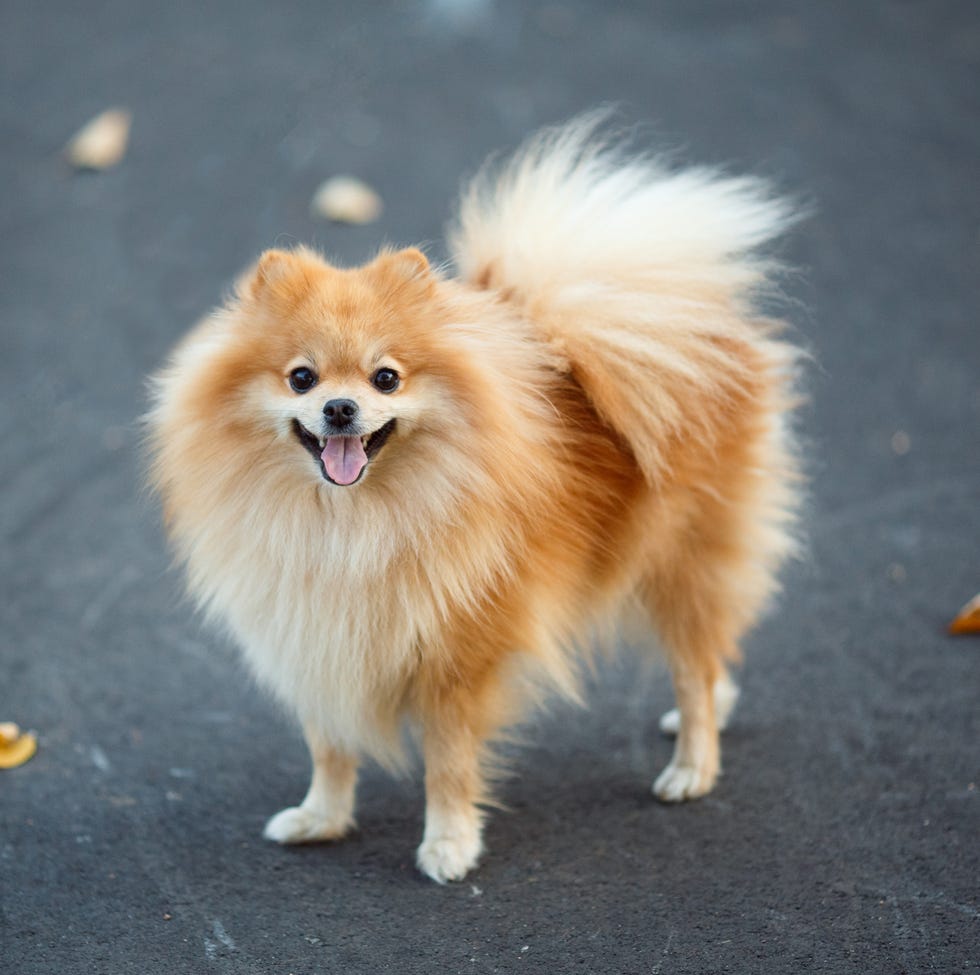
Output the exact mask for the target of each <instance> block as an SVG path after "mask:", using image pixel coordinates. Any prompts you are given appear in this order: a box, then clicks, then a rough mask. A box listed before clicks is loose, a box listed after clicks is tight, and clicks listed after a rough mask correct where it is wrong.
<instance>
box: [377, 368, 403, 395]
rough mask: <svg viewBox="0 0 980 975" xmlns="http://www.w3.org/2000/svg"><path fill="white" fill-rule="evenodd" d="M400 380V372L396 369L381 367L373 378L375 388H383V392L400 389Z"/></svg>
mask: <svg viewBox="0 0 980 975" xmlns="http://www.w3.org/2000/svg"><path fill="white" fill-rule="evenodd" d="M400 381H401V380H400V379H399V377H398V373H397V372H395V370H394V369H379V370H378V371H377V372H376V373H375V374H374V378H373V379H372V380H371V382H372V383H374V387H375V389H379V390H381V392H382V393H393V392H394V391H395V390H396V389H398V383H399V382H400Z"/></svg>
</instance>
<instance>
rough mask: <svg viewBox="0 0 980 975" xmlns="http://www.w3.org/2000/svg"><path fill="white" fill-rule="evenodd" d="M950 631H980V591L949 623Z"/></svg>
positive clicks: (958, 632)
mask: <svg viewBox="0 0 980 975" xmlns="http://www.w3.org/2000/svg"><path fill="white" fill-rule="evenodd" d="M949 632H950V633H957V634H960V633H980V593H977V595H976V596H974V597H973V599H971V600H970V601H969V602H968V603H967V604H966V605H965V606H964V607H963V608H962V609H961V610H960V611H959V612H958V613H957V614H956V619H954V620H953V622H952V623H950V624H949Z"/></svg>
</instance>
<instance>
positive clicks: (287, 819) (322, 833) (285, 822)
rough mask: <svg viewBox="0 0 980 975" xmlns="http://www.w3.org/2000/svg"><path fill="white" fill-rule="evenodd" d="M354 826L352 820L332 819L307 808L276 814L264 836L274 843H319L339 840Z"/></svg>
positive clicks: (295, 808) (294, 808)
mask: <svg viewBox="0 0 980 975" xmlns="http://www.w3.org/2000/svg"><path fill="white" fill-rule="evenodd" d="M353 825H354V821H353V820H352V819H340V820H338V819H332V818H330V817H329V816H324V815H323V814H322V813H318V812H316V811H315V810H313V809H309V808H307V807H305V806H293V807H291V808H290V809H283V810H282V812H278V813H276V815H275V816H273V817H272V819H270V820H269V821H268V822H267V823H266V824H265V829H264V830H263V831H262V835H263V836H264V837H265V838H266V839H267V840H272V841H273V842H274V843H319V842H323V841H324V840H339V839H340V838H341V837H342V836H343V835H344V834H345V833H347V832H348V830H350V828H351V827H352V826H353Z"/></svg>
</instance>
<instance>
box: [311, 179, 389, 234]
mask: <svg viewBox="0 0 980 975" xmlns="http://www.w3.org/2000/svg"><path fill="white" fill-rule="evenodd" d="M310 209H311V210H312V211H313V212H314V213H315V214H317V215H318V216H321V217H326V218H327V219H328V220H335V221H337V222H339V223H356V224H361V223H372V222H373V221H375V220H377V219H378V217H380V216H381V211H382V210H383V209H384V204H383V203H382V201H381V197H380V196H379V195H378V194H377V193H376V192H375V191H374V190H373V189H372V188H371V187H370V186H368V185H367V183H364V182H362V181H361V180H359V179H356V178H355V177H353V176H334V177H332V178H331V179H328V180H327V181H326V182H325V183H322V184H321V185H320V188H319V189H318V190H317V191H316V193H315V194H314V195H313V202H312V203H311V204H310Z"/></svg>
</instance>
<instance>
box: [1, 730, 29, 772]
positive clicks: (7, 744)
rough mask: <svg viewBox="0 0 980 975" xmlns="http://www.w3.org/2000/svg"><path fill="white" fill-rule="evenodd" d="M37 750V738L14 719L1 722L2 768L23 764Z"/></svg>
mask: <svg viewBox="0 0 980 975" xmlns="http://www.w3.org/2000/svg"><path fill="white" fill-rule="evenodd" d="M36 751H37V738H36V737H35V736H34V735H32V734H31V733H30V732H29V731H26V732H21V730H20V728H18V727H17V725H15V724H14V723H13V722H12V721H5V722H4V723H3V724H0V769H3V768H16V767H17V766H18V765H23V764H24V762H26V761H28V760H29V759H30V758H32V757H33V756H34V753H35V752H36Z"/></svg>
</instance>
